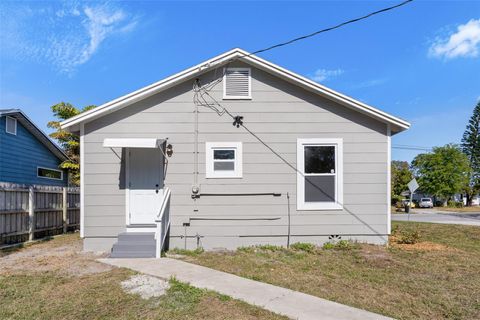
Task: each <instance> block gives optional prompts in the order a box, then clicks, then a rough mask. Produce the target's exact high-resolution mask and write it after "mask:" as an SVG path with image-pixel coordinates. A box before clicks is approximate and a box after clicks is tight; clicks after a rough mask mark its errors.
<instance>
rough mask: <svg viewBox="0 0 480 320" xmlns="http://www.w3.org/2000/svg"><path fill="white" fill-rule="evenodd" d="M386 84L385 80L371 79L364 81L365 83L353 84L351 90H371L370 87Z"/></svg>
mask: <svg viewBox="0 0 480 320" xmlns="http://www.w3.org/2000/svg"><path fill="white" fill-rule="evenodd" d="M386 82H388V79H387V78H379V79H371V80H366V81H363V82H360V83H357V84H354V85H353V86H352V88H353V89H363V88H371V87H376V86H380V85H382V84H385V83H386Z"/></svg>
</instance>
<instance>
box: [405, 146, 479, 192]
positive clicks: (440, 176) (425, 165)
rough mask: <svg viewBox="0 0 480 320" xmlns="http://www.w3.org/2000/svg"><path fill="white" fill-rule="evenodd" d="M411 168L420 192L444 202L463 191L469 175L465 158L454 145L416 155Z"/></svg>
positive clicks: (468, 167)
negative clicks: (441, 199)
mask: <svg viewBox="0 0 480 320" xmlns="http://www.w3.org/2000/svg"><path fill="white" fill-rule="evenodd" d="M412 168H413V169H414V174H415V176H416V177H417V180H418V184H419V185H420V188H421V189H422V191H424V192H425V193H429V194H432V195H434V196H437V197H440V198H443V199H445V200H449V199H450V198H451V197H452V196H453V195H454V194H456V193H459V192H462V191H463V190H464V189H465V186H466V185H467V184H468V176H469V174H470V165H469V161H468V158H467V156H466V155H465V154H464V153H463V152H462V151H461V149H460V148H459V147H458V146H457V145H454V144H447V145H445V146H443V147H436V148H433V152H432V153H424V154H419V155H417V156H416V157H415V158H414V159H413V161H412Z"/></svg>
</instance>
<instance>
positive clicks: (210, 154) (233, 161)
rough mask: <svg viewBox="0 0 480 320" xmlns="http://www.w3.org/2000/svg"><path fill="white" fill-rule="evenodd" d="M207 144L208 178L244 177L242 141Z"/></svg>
mask: <svg viewBox="0 0 480 320" xmlns="http://www.w3.org/2000/svg"><path fill="white" fill-rule="evenodd" d="M205 145H206V152H205V154H206V177H207V178H241V177H242V143H241V142H207V143H206V144H205Z"/></svg>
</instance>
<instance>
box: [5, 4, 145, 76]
mask: <svg viewBox="0 0 480 320" xmlns="http://www.w3.org/2000/svg"><path fill="white" fill-rule="evenodd" d="M42 4H43V5H42V7H41V8H40V9H38V8H36V7H33V8H32V7H30V6H28V5H27V4H25V5H16V6H5V7H0V9H2V10H1V11H3V13H4V14H2V15H1V16H0V18H2V19H1V20H2V22H1V27H2V29H3V30H2V33H1V35H0V41H1V42H2V44H4V46H3V49H4V51H5V54H8V55H10V56H11V57H13V58H15V59H19V60H34V61H38V62H44V63H45V62H46V63H49V64H51V65H52V66H53V67H54V69H56V70H58V71H60V72H62V73H67V74H69V73H72V72H74V71H75V70H76V68H78V66H80V65H82V64H84V63H86V62H87V61H89V60H90V59H91V58H92V56H93V55H94V54H95V53H96V52H97V51H98V50H99V48H100V47H101V45H102V43H104V41H105V40H106V39H107V38H109V37H112V36H113V35H119V34H125V33H128V32H131V31H132V30H134V29H135V27H136V25H137V21H138V19H137V17H136V16H133V15H131V14H129V13H127V12H126V11H125V10H124V9H122V8H120V7H119V4H118V3H117V4H110V3H108V2H107V3H103V4H102V3H99V2H93V3H90V2H86V3H82V2H78V3H75V2H62V3H55V2H53V3H49V4H48V5H47V6H46V5H45V3H42Z"/></svg>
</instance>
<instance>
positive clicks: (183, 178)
mask: <svg viewBox="0 0 480 320" xmlns="http://www.w3.org/2000/svg"><path fill="white" fill-rule="evenodd" d="M409 126H410V124H409V123H408V122H406V121H404V120H401V119H399V118H397V117H394V116H392V115H390V114H387V113H385V112H383V111H380V110H378V109H376V108H373V107H371V106H369V105H366V104H364V103H362V102H359V101H357V100H355V99H353V98H350V97H347V96H345V95H343V94H340V93H338V92H336V91H333V90H331V89H329V88H327V87H324V86H323V85H320V84H318V83H316V82H313V81H311V80H309V79H306V78H304V77H302V76H300V75H298V74H295V73H293V72H291V71H288V70H286V69H284V68H282V67H279V66H277V65H275V64H273V63H271V62H268V61H265V60H263V59H261V58H259V57H257V56H255V55H250V54H248V53H247V52H245V51H243V50H241V49H234V50H231V51H228V52H226V53H223V54H221V55H219V56H217V57H215V58H213V59H210V60H208V61H205V62H203V63H201V64H199V65H197V66H194V67H192V68H189V69H187V70H184V71H182V72H180V73H178V74H175V75H173V76H171V77H168V78H166V79H164V80H161V81H159V82H157V83H154V84H152V85H149V86H147V87H145V88H142V89H140V90H138V91H135V92H132V93H130V94H128V95H125V96H123V97H120V98H118V99H116V100H113V101H111V102H108V103H106V104H104V105H101V106H99V107H97V108H95V109H93V110H90V111H88V112H85V113H83V114H80V115H78V116H76V117H74V118H71V119H68V120H66V121H64V122H63V123H62V127H63V128H66V129H68V130H70V131H72V132H78V133H79V134H80V141H81V181H82V182H81V195H82V196H81V216H82V219H81V221H82V222H81V236H82V237H83V238H84V248H85V250H95V251H110V250H112V247H113V250H112V251H113V253H112V255H113V256H117V257H123V256H139V257H144V256H147V257H148V256H155V255H156V256H159V252H160V249H162V248H163V249H165V248H167V247H170V248H172V247H179V248H184V247H185V248H187V249H194V248H197V247H198V246H201V247H203V248H205V249H220V248H226V249H233V248H236V247H239V246H248V245H254V244H266V243H269V244H275V245H286V244H287V242H290V243H294V242H312V243H316V244H322V243H324V242H326V241H330V240H332V239H352V240H356V241H361V242H369V243H377V244H384V243H386V241H387V236H388V234H389V233H390V138H391V136H392V135H394V134H397V133H399V132H401V131H403V130H406V129H408V128H409Z"/></svg>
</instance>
